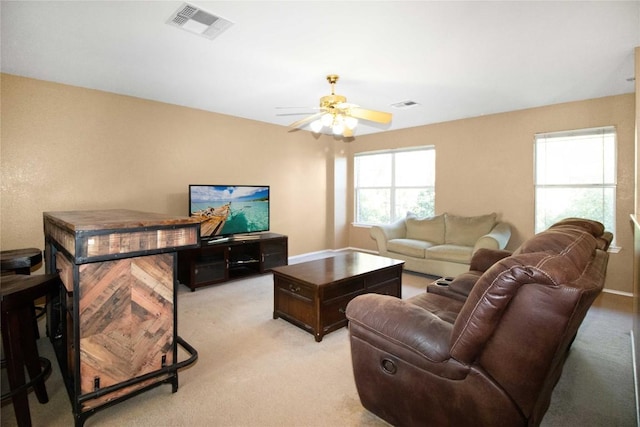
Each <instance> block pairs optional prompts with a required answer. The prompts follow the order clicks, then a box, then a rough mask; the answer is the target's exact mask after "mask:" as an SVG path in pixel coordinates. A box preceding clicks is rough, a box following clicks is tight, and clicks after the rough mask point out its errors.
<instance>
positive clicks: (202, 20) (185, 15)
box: [167, 3, 233, 39]
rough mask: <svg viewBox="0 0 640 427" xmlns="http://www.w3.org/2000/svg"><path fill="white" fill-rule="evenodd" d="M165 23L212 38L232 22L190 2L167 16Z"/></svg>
mask: <svg viewBox="0 0 640 427" xmlns="http://www.w3.org/2000/svg"><path fill="white" fill-rule="evenodd" d="M167 24H169V25H172V26H174V27H178V28H182V29H183V30H186V31H189V32H190V33H194V34H198V35H200V36H202V37H206V38H208V39H214V38H216V37H217V36H219V35H220V34H222V32H224V31H225V30H226V29H228V28H229V27H231V26H232V25H233V22H231V21H227V20H226V19H224V18H220V17H219V16H215V15H212V14H210V13H209V12H205V11H204V10H202V9H200V8H198V7H196V6H193V5H191V4H188V3H183V4H182V6H180V8H179V9H178V10H176V11H175V12H174V13H173V14H172V15H171V17H169V20H168V21H167Z"/></svg>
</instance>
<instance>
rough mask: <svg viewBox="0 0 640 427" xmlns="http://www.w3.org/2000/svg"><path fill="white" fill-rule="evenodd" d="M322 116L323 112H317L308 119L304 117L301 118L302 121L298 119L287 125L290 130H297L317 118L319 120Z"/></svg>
mask: <svg viewBox="0 0 640 427" xmlns="http://www.w3.org/2000/svg"><path fill="white" fill-rule="evenodd" d="M323 114H324V111H321V112H319V113H315V114H312V115H310V116H309V117H305V118H303V119H300V120H298V121H295V122H293V123H291V124H290V125H289V127H290V128H299V127H300V126H302V125H306V124H307V123H310V122H312V121H314V120H316V119H319V118H320V116H322V115H323Z"/></svg>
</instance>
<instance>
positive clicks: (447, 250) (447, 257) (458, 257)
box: [424, 245, 473, 264]
mask: <svg viewBox="0 0 640 427" xmlns="http://www.w3.org/2000/svg"><path fill="white" fill-rule="evenodd" d="M472 252H473V247H472V246H459V245H438V246H431V247H429V248H426V251H425V255H424V257H425V258H428V259H437V260H441V261H450V262H459V263H461V264H469V262H471V255H472Z"/></svg>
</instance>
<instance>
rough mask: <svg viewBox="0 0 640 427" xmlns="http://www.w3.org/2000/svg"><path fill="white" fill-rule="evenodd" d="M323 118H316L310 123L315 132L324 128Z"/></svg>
mask: <svg viewBox="0 0 640 427" xmlns="http://www.w3.org/2000/svg"><path fill="white" fill-rule="evenodd" d="M322 126H323V125H322V120H321V119H318V120H314V121H312V122H311V124H310V125H309V127H310V128H311V131H312V132H313V133H318V132H320V131H321V130H322Z"/></svg>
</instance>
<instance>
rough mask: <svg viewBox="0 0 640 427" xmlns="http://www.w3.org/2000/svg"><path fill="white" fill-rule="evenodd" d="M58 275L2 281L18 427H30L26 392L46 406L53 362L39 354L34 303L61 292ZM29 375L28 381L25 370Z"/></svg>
mask: <svg viewBox="0 0 640 427" xmlns="http://www.w3.org/2000/svg"><path fill="white" fill-rule="evenodd" d="M60 286H61V282H60V277H59V275H58V274H57V273H56V274H45V275H34V276H27V275H23V274H15V275H8V276H2V278H1V279H0V303H1V304H0V305H1V312H2V313H1V314H2V325H1V327H2V344H3V348H4V352H5V359H6V367H7V377H8V379H9V388H10V390H11V391H10V392H9V393H6V394H3V395H2V400H5V399H8V398H9V397H11V399H12V401H13V410H14V412H15V414H16V420H17V421H18V426H21V427H22V426H31V414H30V412H29V400H28V397H27V391H28V389H29V388H30V387H33V389H34V391H35V394H36V397H37V398H38V401H39V402H40V403H47V402H48V401H49V396H48V395H47V389H46V388H45V384H44V380H45V377H46V376H47V375H48V374H49V373H50V372H51V362H50V361H49V360H47V359H45V358H43V357H40V355H39V354H38V347H37V343H36V336H35V332H34V329H33V322H34V318H33V316H34V312H33V301H34V300H36V299H38V298H42V297H49V296H53V295H55V293H56V292H57V291H58V290H59V289H60ZM25 366H26V368H27V372H28V373H29V379H30V381H29V382H26V381H25V374H24V369H25Z"/></svg>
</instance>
